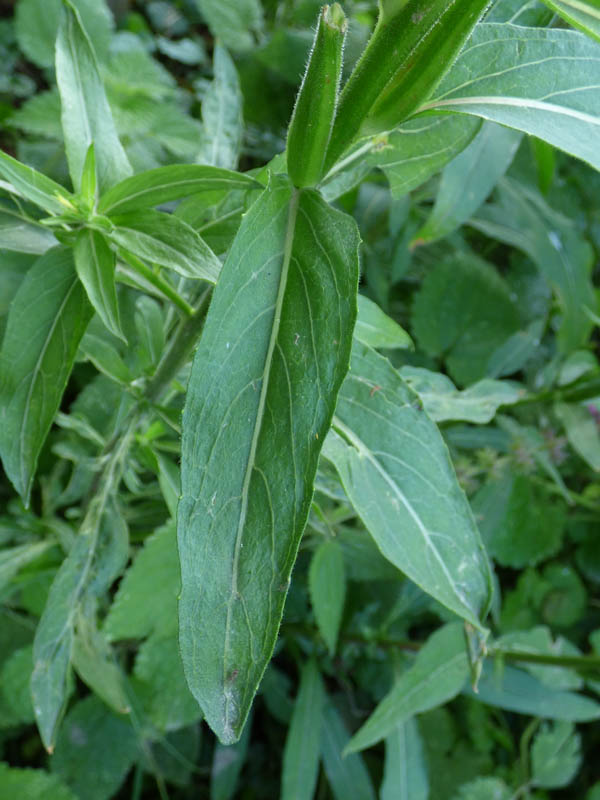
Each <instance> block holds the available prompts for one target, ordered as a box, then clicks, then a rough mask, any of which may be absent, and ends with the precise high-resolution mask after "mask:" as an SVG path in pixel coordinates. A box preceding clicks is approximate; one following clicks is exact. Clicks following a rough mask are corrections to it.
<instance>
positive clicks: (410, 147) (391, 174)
mask: <svg viewBox="0 0 600 800" xmlns="http://www.w3.org/2000/svg"><path fill="white" fill-rule="evenodd" d="M480 127H481V121H480V120H478V119H476V118H474V117H468V116H466V115H462V114H456V115H453V114H444V115H440V116H438V115H432V116H426V117H419V119H416V120H409V121H408V122H405V123H404V124H403V125H401V126H400V127H399V128H397V129H396V130H394V131H392V133H390V134H388V135H387V136H385V137H383V136H382V137H375V138H374V139H373V140H372V142H373V144H372V145H371V148H370V153H369V155H367V156H365V161H366V162H367V163H368V164H370V165H371V166H374V167H380V168H381V169H382V170H383V171H384V172H385V174H386V177H387V179H388V181H389V183H390V189H391V191H392V196H393V197H402V196H403V195H405V194H407V193H408V192H412V191H413V189H416V188H417V187H418V186H421V185H422V184H423V183H425V181H426V180H428V179H429V178H431V176H432V175H435V174H436V172H439V171H440V170H441V169H442V167H444V166H445V165H446V164H447V163H448V162H449V161H451V160H452V159H453V158H454V157H455V156H456V155H458V154H459V153H460V152H461V151H462V150H464V148H465V147H467V145H468V144H469V142H470V141H471V140H472V139H473V137H474V136H475V135H476V134H477V131H478V130H479V129H480ZM357 152H358V151H357ZM351 155H352V154H351ZM351 155H350V156H348V160H350V157H351Z"/></svg>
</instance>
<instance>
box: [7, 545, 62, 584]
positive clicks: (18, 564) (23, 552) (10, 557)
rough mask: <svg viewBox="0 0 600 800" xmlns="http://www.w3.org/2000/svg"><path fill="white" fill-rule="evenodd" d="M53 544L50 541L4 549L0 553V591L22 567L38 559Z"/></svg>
mask: <svg viewBox="0 0 600 800" xmlns="http://www.w3.org/2000/svg"><path fill="white" fill-rule="evenodd" d="M53 544H54V542H53V541H52V540H48V541H45V542H29V543H28V544H20V545H17V546H16V547H8V548H4V549H3V550H2V551H1V552H0V591H1V590H3V589H5V588H6V587H7V586H8V585H9V583H10V581H11V580H12V579H13V578H14V576H15V575H16V574H17V572H18V571H19V570H20V569H21V568H22V567H25V566H27V564H31V562H32V561H35V560H36V559H38V558H39V557H40V556H41V555H42V553H45V552H46V550H48V548H49V547H52V545H53Z"/></svg>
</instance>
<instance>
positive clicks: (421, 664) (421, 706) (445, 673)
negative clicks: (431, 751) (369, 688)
mask: <svg viewBox="0 0 600 800" xmlns="http://www.w3.org/2000/svg"><path fill="white" fill-rule="evenodd" d="M468 677H469V663H468V658H467V652H466V644H465V636H464V631H463V627H462V625H460V624H459V623H457V622H453V623H449V624H448V625H444V627H443V628H440V629H439V630H438V631H436V632H435V633H434V634H432V635H431V636H430V637H429V639H428V640H427V643H426V644H425V645H424V646H423V648H422V649H421V650H420V651H419V653H418V654H417V657H416V659H415V663H414V664H413V665H412V667H410V669H408V670H407V671H406V672H405V673H404V674H403V675H401V676H400V678H399V679H398V681H397V682H396V684H395V686H394V687H393V689H392V690H391V692H390V693H389V694H387V695H386V696H385V697H384V698H383V700H382V701H381V703H379V705H378V706H377V708H376V709H375V711H374V712H373V713H372V714H371V716H370V717H369V719H368V720H367V721H366V722H365V724H364V725H363V726H362V727H361V728H359V730H358V732H357V733H355V734H354V736H353V737H352V739H351V740H350V742H349V744H348V746H347V748H346V751H347V752H350V753H352V752H355V751H356V750H364V749H365V747H370V745H372V744H375V743H376V742H379V741H380V740H381V739H385V738H386V737H387V736H389V735H390V734H391V733H392V732H393V731H394V730H395V729H396V728H397V726H398V725H400V724H401V723H403V722H405V721H406V720H408V719H410V718H411V717H412V716H414V715H415V714H420V713H421V712H423V711H428V710H429V709H431V708H435V707H436V706H439V705H442V704H443V703H446V702H447V701H448V700H451V699H452V698H453V697H455V696H456V695H457V694H458V693H459V692H460V690H461V689H462V688H463V686H464V685H465V683H466V681H467V679H468Z"/></svg>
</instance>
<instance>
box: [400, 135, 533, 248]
mask: <svg viewBox="0 0 600 800" xmlns="http://www.w3.org/2000/svg"><path fill="white" fill-rule="evenodd" d="M520 141H521V134H519V133H517V131H514V130H511V129H510V128H503V127H501V126H500V125H494V124H493V123H491V122H485V123H484V124H483V125H482V127H481V130H480V131H479V133H478V134H477V136H476V137H475V138H474V139H473V141H472V142H471V143H470V144H469V145H468V146H467V147H466V148H465V149H464V150H463V151H462V153H460V155H458V156H457V157H456V158H455V159H454V160H453V161H452V162H451V163H450V164H449V165H448V166H447V167H446V168H445V170H444V171H443V173H442V179H441V182H440V188H439V191H438V193H437V196H436V199H435V205H434V207H433V210H432V212H431V214H430V215H429V218H428V220H427V221H426V222H425V224H424V225H423V226H422V227H421V228H420V229H419V230H418V231H417V233H415V235H414V237H413V240H412V242H411V244H412V246H415V245H421V244H427V243H428V242H434V241H435V240H436V239H441V238H442V237H443V236H447V235H448V234H449V233H451V232H452V231H453V230H456V228H458V227H459V226H460V225H462V224H463V223H464V222H466V221H467V220H468V219H469V217H470V216H471V215H472V214H473V212H474V211H477V209H478V208H479V206H480V205H481V204H482V203H483V201H484V200H485V199H486V197H487V196H488V195H489V194H490V192H491V191H492V189H493V188H494V186H495V185H496V183H497V182H498V179H499V178H500V177H501V176H502V175H504V173H505V172H506V170H507V169H508V167H509V166H510V164H511V162H512V160H513V158H514V155H515V153H516V151H517V147H518V146H519V143H520Z"/></svg>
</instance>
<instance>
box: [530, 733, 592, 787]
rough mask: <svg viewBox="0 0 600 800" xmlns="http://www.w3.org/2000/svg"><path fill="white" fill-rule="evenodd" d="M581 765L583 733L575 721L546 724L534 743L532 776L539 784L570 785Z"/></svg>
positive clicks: (536, 784)
mask: <svg viewBox="0 0 600 800" xmlns="http://www.w3.org/2000/svg"><path fill="white" fill-rule="evenodd" d="M580 766H581V737H580V736H579V734H577V733H575V726H574V725H573V724H572V723H571V722H555V723H554V725H552V727H550V726H549V725H546V726H544V727H543V728H542V729H541V730H540V731H538V733H537V734H536V736H535V739H534V740H533V744H532V746H531V778H532V782H533V783H534V785H535V786H541V787H543V788H544V789H559V788H560V787H561V786H567V785H568V784H569V783H571V781H572V780H573V778H574V777H575V775H576V774H577V772H578V770H579V767H580Z"/></svg>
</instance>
